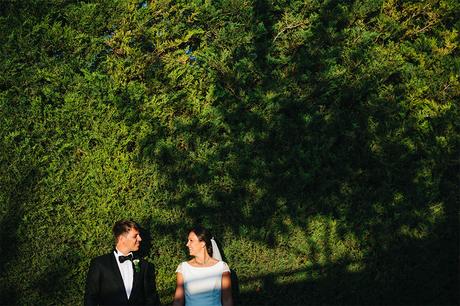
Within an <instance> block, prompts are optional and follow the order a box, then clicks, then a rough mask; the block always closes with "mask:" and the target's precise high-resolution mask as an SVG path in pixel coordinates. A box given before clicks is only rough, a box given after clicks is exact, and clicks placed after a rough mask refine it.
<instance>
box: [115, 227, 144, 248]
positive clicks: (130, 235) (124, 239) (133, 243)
mask: <svg viewBox="0 0 460 306" xmlns="http://www.w3.org/2000/svg"><path fill="white" fill-rule="evenodd" d="M141 241H142V238H141V235H140V234H139V231H138V230H136V229H134V228H132V229H130V230H129V232H127V233H126V234H123V235H121V236H120V243H122V244H123V247H124V248H125V249H127V250H128V251H129V252H135V251H137V250H139V246H140V245H141Z"/></svg>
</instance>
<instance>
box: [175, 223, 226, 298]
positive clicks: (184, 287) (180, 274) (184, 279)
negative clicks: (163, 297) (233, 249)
mask: <svg viewBox="0 0 460 306" xmlns="http://www.w3.org/2000/svg"><path fill="white" fill-rule="evenodd" d="M187 247H188V249H189V253H190V256H193V259H191V260H189V261H184V262H182V263H181V264H179V266H178V267H177V270H176V276H177V284H176V293H175V294H174V303H173V306H183V305H184V302H185V305H187V306H221V305H222V306H232V305H233V299H232V292H231V290H232V289H231V287H232V286H231V279H230V269H229V268H228V265H227V264H226V263H225V262H223V261H222V258H221V256H220V252H219V249H218V248H217V244H216V243H215V241H214V239H212V238H211V236H210V234H209V231H208V230H207V229H206V228H204V227H202V226H196V227H194V228H193V229H191V230H190V231H189V234H188V241H187Z"/></svg>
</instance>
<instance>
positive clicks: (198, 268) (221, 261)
mask: <svg viewBox="0 0 460 306" xmlns="http://www.w3.org/2000/svg"><path fill="white" fill-rule="evenodd" d="M221 262H222V261H220V260H218V261H217V262H216V263H215V264H213V265H212V266H208V267H196V266H192V265H191V264H189V263H188V261H185V263H186V264H187V265H188V266H189V267H192V268H197V269H205V268H213V267H215V266H217V265H218V264H219V263H221Z"/></svg>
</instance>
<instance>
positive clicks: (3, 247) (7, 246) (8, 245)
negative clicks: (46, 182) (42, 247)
mask: <svg viewBox="0 0 460 306" xmlns="http://www.w3.org/2000/svg"><path fill="white" fill-rule="evenodd" d="M38 176H39V175H38V171H37V170H36V169H34V168H30V169H29V171H28V173H26V174H25V175H24V177H22V179H20V180H19V182H18V183H17V185H16V186H14V188H13V189H12V190H11V191H10V197H9V201H8V207H7V211H6V214H5V215H4V216H2V222H1V224H0V228H2V230H1V231H0V275H2V276H4V275H5V274H6V269H7V265H8V263H9V261H10V259H12V258H15V256H16V255H17V251H18V250H17V247H18V244H17V240H18V239H19V233H18V227H19V225H20V224H21V221H22V217H23V204H24V203H25V202H27V201H29V200H30V198H32V196H33V188H34V187H35V185H36V183H37V180H38ZM1 286H2V288H1V290H0V304H2V305H3V304H13V305H14V304H17V299H18V298H19V295H20V292H18V291H17V290H18V288H16V287H15V286H13V285H11V284H9V282H8V281H7V280H4V279H2V280H1Z"/></svg>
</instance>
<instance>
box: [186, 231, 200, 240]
mask: <svg viewBox="0 0 460 306" xmlns="http://www.w3.org/2000/svg"><path fill="white" fill-rule="evenodd" d="M188 239H189V240H198V236H197V235H196V234H195V233H194V232H190V233H189V234H188Z"/></svg>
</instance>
